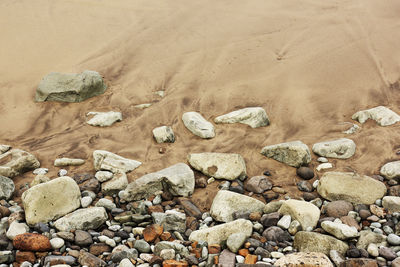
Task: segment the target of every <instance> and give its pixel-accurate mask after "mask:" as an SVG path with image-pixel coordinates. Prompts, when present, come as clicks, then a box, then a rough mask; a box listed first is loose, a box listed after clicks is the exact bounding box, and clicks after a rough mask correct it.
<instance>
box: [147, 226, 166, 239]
mask: <svg viewBox="0 0 400 267" xmlns="http://www.w3.org/2000/svg"><path fill="white" fill-rule="evenodd" d="M163 231H164V228H163V227H162V226H161V225H158V224H152V225H148V226H146V228H145V229H144V230H143V238H144V240H146V242H153V241H154V240H156V239H157V238H158V237H159V236H160V235H161V234H162V233H163Z"/></svg>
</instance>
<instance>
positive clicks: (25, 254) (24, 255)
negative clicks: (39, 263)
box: [15, 251, 36, 263]
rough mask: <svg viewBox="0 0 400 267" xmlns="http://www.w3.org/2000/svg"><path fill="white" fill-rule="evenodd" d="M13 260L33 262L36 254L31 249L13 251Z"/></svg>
mask: <svg viewBox="0 0 400 267" xmlns="http://www.w3.org/2000/svg"><path fill="white" fill-rule="evenodd" d="M15 261H16V262H24V261H27V262H30V263H35V261H36V256H35V253H33V252H31V251H17V252H16V253H15Z"/></svg>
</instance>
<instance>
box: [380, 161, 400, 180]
mask: <svg viewBox="0 0 400 267" xmlns="http://www.w3.org/2000/svg"><path fill="white" fill-rule="evenodd" d="M380 173H381V175H382V176H383V177H385V178H386V179H387V180H390V179H394V178H399V177H400V160H397V161H392V162H388V163H386V164H385V165H383V166H382V168H381V170H380Z"/></svg>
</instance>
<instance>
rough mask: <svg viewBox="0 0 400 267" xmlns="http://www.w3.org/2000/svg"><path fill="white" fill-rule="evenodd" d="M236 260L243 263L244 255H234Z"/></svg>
mask: <svg viewBox="0 0 400 267" xmlns="http://www.w3.org/2000/svg"><path fill="white" fill-rule="evenodd" d="M236 262H237V263H244V257H243V256H240V255H236Z"/></svg>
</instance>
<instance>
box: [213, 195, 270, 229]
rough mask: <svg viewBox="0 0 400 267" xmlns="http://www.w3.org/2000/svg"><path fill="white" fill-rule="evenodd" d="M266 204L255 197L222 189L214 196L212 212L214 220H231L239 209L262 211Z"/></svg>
mask: <svg viewBox="0 0 400 267" xmlns="http://www.w3.org/2000/svg"><path fill="white" fill-rule="evenodd" d="M264 206H265V204H264V203H263V202H261V201H259V200H257V199H255V198H252V197H248V196H246V195H242V194H238V193H234V192H231V191H228V190H220V191H218V193H217V195H216V196H215V197H214V200H213V203H212V205H211V209H210V214H211V216H212V217H213V219H214V220H217V221H220V222H230V221H233V220H234V217H233V213H234V212H238V211H249V212H262V211H263V209H264Z"/></svg>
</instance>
